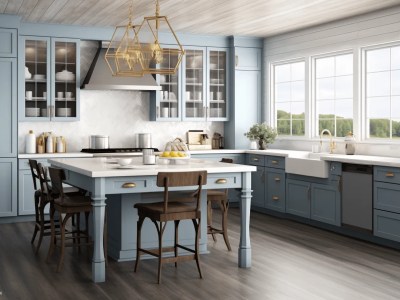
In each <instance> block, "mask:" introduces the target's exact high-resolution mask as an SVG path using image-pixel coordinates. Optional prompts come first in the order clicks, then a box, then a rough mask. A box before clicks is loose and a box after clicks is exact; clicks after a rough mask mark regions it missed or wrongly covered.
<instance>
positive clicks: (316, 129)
mask: <svg viewBox="0 0 400 300" xmlns="http://www.w3.org/2000/svg"><path fill="white" fill-rule="evenodd" d="M356 52H357V51H356V50H355V49H348V50H340V51H333V52H328V53H324V54H318V55H313V56H310V60H311V74H310V76H311V80H310V81H311V98H310V100H311V105H310V106H311V108H310V109H311V116H312V117H311V124H312V125H311V137H312V138H314V139H315V138H320V132H319V124H318V116H317V84H316V82H317V80H316V79H317V78H316V74H317V70H316V68H317V63H316V60H317V59H321V58H328V57H335V56H340V55H347V54H352V55H353V133H358V129H359V126H358V125H357V124H356V123H358V115H359V113H358V109H359V108H358V107H359V101H358V91H357V90H358V85H357V78H358V73H359V71H358V69H359V68H358V64H357V62H358V55H357V54H356ZM356 117H357V118H356ZM333 134H334V133H333V132H332V135H333ZM334 139H337V140H344V137H335V136H334Z"/></svg>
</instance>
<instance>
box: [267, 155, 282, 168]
mask: <svg viewBox="0 0 400 300" xmlns="http://www.w3.org/2000/svg"><path fill="white" fill-rule="evenodd" d="M265 165H266V166H267V167H270V168H277V169H284V168H285V158H284V157H280V156H267V157H266V161H265Z"/></svg>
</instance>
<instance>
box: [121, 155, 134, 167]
mask: <svg viewBox="0 0 400 300" xmlns="http://www.w3.org/2000/svg"><path fill="white" fill-rule="evenodd" d="M131 162H132V158H126V157H122V158H117V163H118V164H119V165H120V166H127V165H129V164H130V163H131Z"/></svg>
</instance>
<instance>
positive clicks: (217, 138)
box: [212, 132, 224, 149]
mask: <svg viewBox="0 0 400 300" xmlns="http://www.w3.org/2000/svg"><path fill="white" fill-rule="evenodd" d="M212 148H213V149H224V137H223V136H222V135H221V134H220V133H218V132H215V133H214V135H213V138H212Z"/></svg>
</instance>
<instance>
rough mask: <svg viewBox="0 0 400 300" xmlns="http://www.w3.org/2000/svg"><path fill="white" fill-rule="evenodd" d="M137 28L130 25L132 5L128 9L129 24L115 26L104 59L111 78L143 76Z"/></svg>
mask: <svg viewBox="0 0 400 300" xmlns="http://www.w3.org/2000/svg"><path fill="white" fill-rule="evenodd" d="M138 28H139V26H138V25H133V24H132V5H131V6H130V8H129V22H128V24H127V25H124V26H117V27H116V28H115V31H114V34H113V36H112V38H111V41H110V44H109V46H108V48H107V51H106V54H105V59H106V62H107V64H108V67H109V68H110V70H111V73H112V74H113V76H127V77H129V76H133V77H141V76H143V75H144V70H143V63H142V60H143V57H142V49H141V45H140V42H139V39H138V35H137V31H138Z"/></svg>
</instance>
